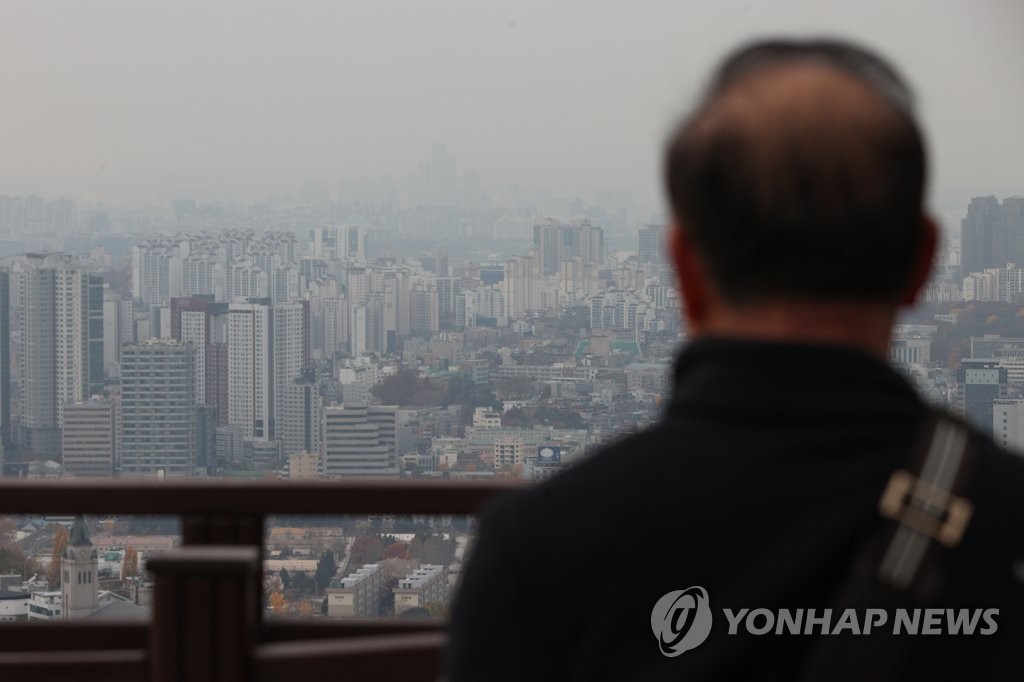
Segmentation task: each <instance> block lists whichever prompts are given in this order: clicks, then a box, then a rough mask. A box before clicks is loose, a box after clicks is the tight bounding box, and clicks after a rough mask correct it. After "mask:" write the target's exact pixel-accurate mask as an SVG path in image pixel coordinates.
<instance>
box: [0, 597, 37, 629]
mask: <svg viewBox="0 0 1024 682" xmlns="http://www.w3.org/2000/svg"><path fill="white" fill-rule="evenodd" d="M31 598H32V595H30V594H29V593H28V592H14V591H12V590H0V622H5V621H17V620H28V602H29V600H30V599H31Z"/></svg>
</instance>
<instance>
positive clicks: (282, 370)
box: [0, 157, 679, 478]
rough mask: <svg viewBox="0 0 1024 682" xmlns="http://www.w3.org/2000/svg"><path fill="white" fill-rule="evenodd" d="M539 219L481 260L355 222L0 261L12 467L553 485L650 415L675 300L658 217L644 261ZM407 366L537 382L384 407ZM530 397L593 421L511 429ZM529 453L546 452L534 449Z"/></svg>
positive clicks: (675, 320)
mask: <svg viewBox="0 0 1024 682" xmlns="http://www.w3.org/2000/svg"><path fill="white" fill-rule="evenodd" d="M439 159H440V157H439ZM440 161H443V159H440ZM440 161H438V163H440ZM443 165H444V164H443V163H442V164H441V165H440V167H443ZM431 191H433V190H431ZM179 209H180V212H181V213H182V214H183V215H186V216H187V215H190V212H191V211H192V210H193V209H194V207H192V206H181V207H178V206H176V207H175V210H176V211H178V210H179ZM530 223H531V225H530V230H529V233H530V236H531V241H530V245H529V247H528V248H526V249H525V251H526V252H525V253H523V254H522V255H514V256H511V257H508V258H504V259H497V260H490V261H486V260H480V261H465V262H458V263H451V262H449V259H448V257H447V255H446V254H444V253H438V252H435V253H426V254H420V255H417V256H397V255H388V256H382V257H376V258H373V257H371V256H370V254H369V253H368V250H367V249H368V244H370V243H372V239H373V229H372V226H367V225H364V224H359V223H353V222H342V223H341V224H338V225H320V226H315V227H312V228H309V229H308V230H306V231H303V232H301V233H295V232H293V231H287V230H276V231H275V230H267V231H264V232H259V233H257V232H256V231H255V230H253V229H242V228H234V227H232V228H224V229H221V230H213V231H207V230H196V231H182V232H178V233H176V234H173V235H166V236H158V237H152V238H148V239H145V240H142V241H140V242H137V243H136V244H135V245H134V246H132V248H131V250H130V255H129V257H128V259H127V260H128V263H127V265H126V266H125V269H124V270H122V271H120V272H118V271H117V269H116V267H115V266H114V264H113V263H112V261H111V260H110V258H109V257H106V256H104V255H103V254H102V253H99V252H93V253H90V254H89V255H82V254H70V253H64V252H50V253H30V254H22V255H19V256H15V257H11V258H9V259H8V260H7V262H6V266H5V267H4V268H3V269H2V270H0V355H2V356H3V358H2V361H0V433H2V440H3V445H4V451H5V452H7V453H8V454H9V456H8V457H7V458H6V459H7V461H8V463H9V464H11V463H15V462H42V463H46V464H45V466H51V465H52V466H53V467H55V473H54V474H53V475H57V476H61V475H64V476H124V477H179V476H204V475H224V474H226V473H231V472H239V471H251V472H265V473H266V474H267V475H278V476H290V477H293V478H305V477H311V476H316V477H339V476H398V475H401V474H402V473H403V471H410V470H411V471H415V472H417V473H422V474H426V475H466V476H480V475H494V474H495V472H502V474H503V475H514V476H525V475H530V476H537V477H543V476H546V475H550V473H551V472H552V471H554V470H557V468H558V466H560V465H561V464H563V463H564V462H565V461H568V460H571V459H572V458H573V457H574V456H578V455H579V454H582V453H583V452H584V451H585V450H586V449H587V448H588V447H591V446H592V445H594V444H595V443H597V442H600V441H601V440H602V439H604V438H606V437H609V436H610V435H611V434H612V433H613V432H615V431H617V430H620V429H621V427H622V426H624V425H625V426H626V427H627V428H628V427H630V426H633V427H635V426H637V425H639V424H642V423H643V422H644V421H646V420H647V419H649V418H650V416H651V415H652V414H653V413H652V410H653V409H654V407H655V405H656V403H657V402H658V401H659V400H660V399H661V398H662V397H663V396H664V394H665V390H666V387H665V385H664V382H663V381H635V378H636V377H637V376H639V375H640V374H645V372H647V371H649V369H647V370H645V369H644V368H645V367H648V368H649V367H657V368H658V369H659V370H663V369H664V367H665V366H666V364H667V359H668V358H667V356H668V354H669V353H670V352H671V342H672V341H674V340H675V339H676V337H677V336H678V333H679V316H678V299H677V295H676V293H675V291H674V289H673V284H672V278H671V272H670V269H669V267H668V266H667V264H666V263H665V261H664V259H663V258H660V257H658V255H657V253H656V251H657V249H656V248H655V244H660V243H661V242H662V241H663V240H664V227H663V226H658V225H651V226H645V227H643V228H641V230H640V233H639V241H638V244H639V246H640V250H639V251H640V254H639V256H638V255H637V254H634V253H619V252H613V253H609V252H608V249H607V245H606V243H605V234H604V230H603V229H602V227H600V226H597V225H594V224H592V223H590V222H589V221H588V220H586V219H581V220H574V221H569V222H564V221H558V220H550V219H543V220H542V219H537V218H530ZM125 275H127V277H125ZM568 309H573V310H576V311H578V313H582V315H579V314H578V315H577V318H578V321H574V324H578V326H577V327H575V328H573V329H566V328H563V327H560V326H559V322H560V320H561V319H562V317H563V313H564V312H565V311H566V310H568ZM652 340H655V341H656V343H655V344H654V345H653V346H652V345H650V342H651V341H652ZM647 351H650V352H652V353H654V354H655V355H657V356H658V357H657V358H655V360H656V362H655V364H653V365H647V364H645V362H642V361H643V360H646V359H647V358H644V354H645V352H647ZM658 362H660V363H661V364H658ZM627 366H628V367H627ZM12 368H13V374H12ZM410 370H411V371H414V372H415V373H417V375H418V376H420V377H421V378H422V379H423V380H425V381H430V382H434V384H436V385H437V386H440V387H441V390H444V387H445V386H447V385H449V383H451V382H452V381H458V380H462V379H463V378H464V379H466V380H468V381H469V382H471V385H472V386H477V387H480V389H481V390H483V391H490V392H491V395H492V396H496V395H498V394H503V391H500V390H497V388H498V385H499V384H502V383H503V382H505V383H507V382H509V381H511V382H513V383H515V382H521V383H522V382H525V386H526V387H527V389H528V390H527V391H526V393H525V394H524V395H522V396H512V398H511V399H506V398H509V396H507V395H504V394H503V395H502V397H501V399H500V401H499V403H493V401H492V405H493V407H492V408H490V409H494V410H497V411H496V412H493V413H492V416H491V417H490V420H489V421H487V422H486V423H483V422H481V421H480V419H481V417H480V416H479V415H477V417H476V418H475V419H474V420H473V422H472V423H469V422H467V420H466V419H465V417H464V411H465V409H467V405H466V404H465V403H466V400H467V399H463V400H462V401H461V402H457V401H456V400H454V399H453V400H448V399H445V400H442V401H440V402H441V403H442V404H440V405H438V404H436V403H435V404H433V405H428V406H424V405H421V404H419V403H416V401H415V400H414V399H413V398H414V396H399V397H398V398H397V399H393V400H392V404H381V403H382V402H386V401H382V400H378V399H377V398H376V397H375V393H374V390H375V387H377V386H379V385H380V384H381V383H382V382H384V381H385V380H387V379H388V378H389V377H394V376H395V375H396V374H397V373H399V372H402V371H410ZM453 378H454V379H453ZM507 392H508V391H505V392H504V393H507ZM531 392H532V394H533V396H532V397H534V398H536V397H537V396H539V395H541V394H543V395H544V396H546V399H547V400H548V401H549V403H548V405H549V407H551V408H552V409H556V410H569V411H574V412H575V411H578V408H580V407H587V408H588V409H592V411H593V415H592V416H593V419H592V420H591V422H590V427H591V428H589V429H586V428H584V429H579V428H576V429H575V432H574V429H573V428H568V427H560V426H559V425H558V424H541V423H538V424H523V423H518V424H517V425H516V426H515V427H509V428H506V429H504V430H502V429H501V424H500V423H501V420H502V416H503V415H504V414H505V413H506V412H508V411H509V410H510V409H515V408H517V407H522V406H523V405H530V404H531ZM520 393H522V391H520ZM406 398H408V399H409V403H410V404H408V405H407V404H405V402H406ZM495 400H497V398H495ZM456 402H457V404H456ZM534 402H535V401H534ZM499 404H500V407H499ZM468 407H469V408H472V407H474V405H469V406H468ZM492 431H493V432H495V433H498V432H500V433H501V435H500V438H499V439H498V440H499V441H500V442H497V443H496V442H495V441H494V437H493V434H491V433H490V432H492ZM485 432H486V433H485ZM435 440H436V441H437V444H436V446H435V442H434V441H435ZM542 447H543V448H548V450H549V451H550V452H558V453H560V454H559V457H558V458H556V460H551V459H549V460H545V461H541V460H539V459H538V455H537V452H538V448H542ZM32 466H35V467H36V469H38V468H39V467H40V466H41V465H40V464H34V465H32ZM12 471H13V473H14V475H27V474H29V473H31V472H30V471H29V469H25V468H24V467H22V468H19V469H16V470H11V469H10V467H8V473H9V474H11V473H12ZM488 472H489V473H488Z"/></svg>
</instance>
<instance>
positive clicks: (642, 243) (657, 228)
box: [637, 225, 668, 263]
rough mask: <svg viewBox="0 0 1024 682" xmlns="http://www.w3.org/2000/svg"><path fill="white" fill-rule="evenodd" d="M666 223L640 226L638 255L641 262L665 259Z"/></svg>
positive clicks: (654, 261) (655, 261)
mask: <svg viewBox="0 0 1024 682" xmlns="http://www.w3.org/2000/svg"><path fill="white" fill-rule="evenodd" d="M667 231H668V228H667V227H666V226H665V225H644V226H643V227H641V228H640V233H639V235H638V240H637V241H638V244H637V257H638V258H639V259H640V262H641V263H657V262H659V261H662V260H665V233H666V232H667Z"/></svg>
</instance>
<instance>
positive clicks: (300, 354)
mask: <svg viewBox="0 0 1024 682" xmlns="http://www.w3.org/2000/svg"><path fill="white" fill-rule="evenodd" d="M271 329H272V336H273V342H272V353H273V358H272V366H273V388H272V392H273V401H274V402H273V405H274V424H273V426H272V429H271V434H270V435H271V436H273V437H275V438H280V437H281V433H280V432H281V430H282V427H283V424H284V422H285V421H286V420H287V418H288V415H287V414H286V411H285V405H284V402H285V393H286V391H287V389H288V387H289V386H290V385H291V384H292V383H293V382H294V381H295V380H296V379H298V378H299V377H300V376H301V375H302V372H303V370H304V369H306V368H307V367H309V303H308V302H306V301H296V302H294V303H281V304H279V305H276V306H274V307H273V317H272V318H271Z"/></svg>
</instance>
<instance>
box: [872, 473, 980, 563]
mask: <svg viewBox="0 0 1024 682" xmlns="http://www.w3.org/2000/svg"><path fill="white" fill-rule="evenodd" d="M878 511H879V512H880V513H881V514H882V516H885V517H886V518H889V519H892V520H893V521H896V522H898V523H901V524H903V525H904V526H906V527H907V528H910V529H911V530H915V531H917V532H918V533H921V534H922V535H926V536H928V537H930V538H932V539H933V540H937V541H938V542H941V543H942V544H943V545H945V546H946V547H956V546H957V545H958V544H960V540H961V539H962V538H963V535H964V531H965V530H966V529H967V524H968V523H969V522H970V520H971V514H973V513H974V506H973V505H972V504H971V502H970V500H967V499H964V498H962V497H957V496H956V495H953V494H952V493H950V492H949V491H946V490H942V489H941V488H936V487H935V486H933V485H931V484H929V483H926V482H925V481H922V480H921V479H919V478H915V477H914V476H913V475H912V474H911V473H910V472H909V471H907V470H906V469H899V470H897V471H894V472H893V474H892V476H890V477H889V483H888V485H886V487H885V492H884V493H882V497H881V499H880V500H879V501H878Z"/></svg>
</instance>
